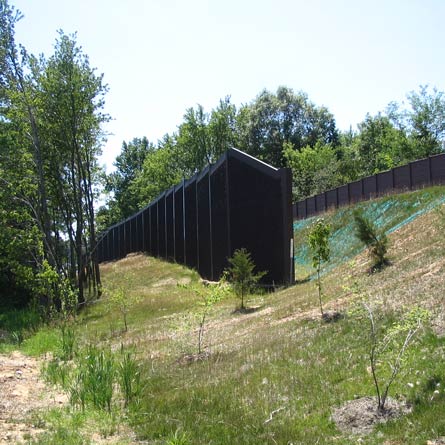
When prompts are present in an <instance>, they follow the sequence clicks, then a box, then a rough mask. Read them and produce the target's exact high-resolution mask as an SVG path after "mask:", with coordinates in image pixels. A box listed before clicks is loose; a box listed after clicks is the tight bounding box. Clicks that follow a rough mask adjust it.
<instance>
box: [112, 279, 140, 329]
mask: <svg viewBox="0 0 445 445" xmlns="http://www.w3.org/2000/svg"><path fill="white" fill-rule="evenodd" d="M130 288H131V286H130V276H128V275H127V276H126V277H125V281H124V283H122V284H120V285H115V286H110V287H109V288H107V289H106V290H105V292H106V294H107V296H108V305H109V307H110V309H112V310H117V311H119V312H120V314H121V316H122V321H123V323H124V329H125V332H127V331H128V320H127V317H128V314H129V312H130V311H131V309H132V308H134V306H136V305H137V304H139V303H140V302H141V297H140V296H137V295H133V294H130V293H129V292H128V289H130Z"/></svg>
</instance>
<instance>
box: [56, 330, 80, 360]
mask: <svg viewBox="0 0 445 445" xmlns="http://www.w3.org/2000/svg"><path fill="white" fill-rule="evenodd" d="M60 333H61V337H60V341H61V344H60V346H61V357H60V358H61V359H62V360H72V359H73V357H74V353H75V348H76V335H75V332H74V329H73V328H72V327H70V326H68V325H66V324H62V326H61V328H60Z"/></svg>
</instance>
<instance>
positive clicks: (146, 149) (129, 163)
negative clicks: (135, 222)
mask: <svg viewBox="0 0 445 445" xmlns="http://www.w3.org/2000/svg"><path fill="white" fill-rule="evenodd" d="M154 150H155V146H154V145H153V144H151V143H150V142H149V141H148V139H147V138H146V137H143V138H134V139H133V140H132V141H130V142H128V143H127V142H125V141H124V142H123V143H122V149H121V153H120V154H119V155H118V156H117V157H116V160H115V162H114V166H115V167H116V170H115V171H114V172H112V173H111V174H110V175H108V176H107V177H106V185H105V191H107V192H108V193H112V197H111V199H110V200H109V201H108V203H107V204H108V209H109V211H110V217H109V219H108V224H109V225H112V224H114V223H117V222H119V221H120V220H122V219H125V218H128V217H129V216H131V215H132V214H133V213H135V212H137V210H138V208H139V201H140V198H139V196H137V195H135V194H134V192H135V190H134V188H133V187H131V185H132V183H133V181H134V180H135V179H136V177H137V176H138V175H139V174H140V173H141V172H142V170H143V166H144V161H145V158H146V157H147V156H148V155H149V154H150V153H153V152H154Z"/></svg>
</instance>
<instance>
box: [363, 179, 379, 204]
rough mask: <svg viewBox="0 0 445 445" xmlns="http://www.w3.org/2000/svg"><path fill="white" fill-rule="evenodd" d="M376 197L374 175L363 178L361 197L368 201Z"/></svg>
mask: <svg viewBox="0 0 445 445" xmlns="http://www.w3.org/2000/svg"><path fill="white" fill-rule="evenodd" d="M376 195H377V178H376V176H375V175H373V176H368V177H366V178H363V197H364V199H370V198H372V197H373V196H376Z"/></svg>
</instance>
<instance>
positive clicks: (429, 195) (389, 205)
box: [294, 186, 445, 280]
mask: <svg viewBox="0 0 445 445" xmlns="http://www.w3.org/2000/svg"><path fill="white" fill-rule="evenodd" d="M444 202H445V187H443V186H441V187H431V188H428V189H424V190H418V191H415V192H409V193H404V194H401V195H392V196H389V197H385V198H380V199H375V200H373V201H366V202H362V203H359V204H356V205H354V206H349V207H342V208H340V209H337V210H335V211H333V212H332V211H330V212H328V213H325V214H321V215H317V216H313V217H311V218H308V219H305V220H299V221H295V222H294V245H295V254H294V260H295V278H296V280H303V279H307V278H311V279H312V278H313V276H314V272H315V271H314V269H313V268H312V260H311V253H310V251H309V247H308V243H307V237H308V233H309V231H310V228H311V226H312V225H313V224H314V222H315V221H316V220H317V219H318V218H324V219H325V220H326V222H328V223H329V224H330V225H331V237H330V247H331V259H330V261H329V263H328V264H326V265H325V267H324V272H325V273H326V272H327V271H329V270H332V269H333V268H335V267H337V266H338V265H340V264H341V263H343V262H345V261H348V260H350V259H352V258H354V257H355V256H356V255H357V254H359V253H360V252H361V251H362V250H363V249H364V246H363V244H361V243H360V242H359V241H358V240H357V238H356V236H355V227H354V218H353V212H354V210H355V209H359V210H361V211H362V212H363V214H364V215H365V217H366V218H369V219H370V220H371V221H372V222H373V223H374V224H375V225H376V226H377V227H378V228H379V229H383V230H384V231H385V232H386V233H387V234H390V233H392V232H394V231H396V230H397V229H399V228H400V227H402V226H404V225H405V224H408V223H410V222H411V221H413V220H414V219H416V218H417V217H418V216H420V215H423V214H424V213H427V212H429V211H431V210H433V209H434V208H436V207H438V206H440V205H441V204H443V203H444Z"/></svg>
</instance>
